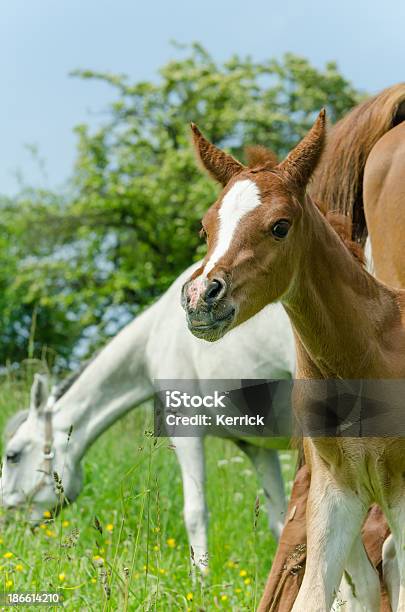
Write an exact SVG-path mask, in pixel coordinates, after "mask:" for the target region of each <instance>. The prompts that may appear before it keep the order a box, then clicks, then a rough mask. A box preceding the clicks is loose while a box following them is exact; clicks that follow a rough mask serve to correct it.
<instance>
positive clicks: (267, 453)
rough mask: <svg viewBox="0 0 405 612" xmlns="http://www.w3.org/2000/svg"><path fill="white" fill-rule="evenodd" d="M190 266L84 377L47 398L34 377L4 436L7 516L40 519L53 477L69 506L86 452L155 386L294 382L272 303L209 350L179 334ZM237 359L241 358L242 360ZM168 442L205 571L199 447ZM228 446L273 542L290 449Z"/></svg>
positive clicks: (48, 505) (285, 329) (278, 310)
mask: <svg viewBox="0 0 405 612" xmlns="http://www.w3.org/2000/svg"><path fill="white" fill-rule="evenodd" d="M197 265H198V264H197ZM195 267H196V266H195V265H194V266H193V267H192V268H190V269H188V270H186V271H185V272H184V273H183V274H181V275H180V276H179V278H178V279H177V280H176V281H175V282H174V283H173V285H172V286H171V287H170V288H169V290H168V291H167V292H166V293H165V294H164V295H163V296H162V297H161V298H160V299H159V300H158V301H157V302H156V303H155V304H154V305H153V306H151V307H150V308H148V309H147V310H146V311H145V312H144V313H143V314H141V315H140V316H138V317H137V318H136V319H135V320H134V321H133V322H132V323H130V324H129V325H127V326H126V327H125V328H124V329H123V330H122V331H121V332H120V333H119V334H118V335H117V336H116V337H115V338H114V339H113V340H111V341H110V342H109V343H108V344H107V346H106V347H105V348H104V349H103V350H102V351H100V352H99V353H98V355H97V356H96V357H95V358H94V359H93V360H92V361H91V362H90V363H89V364H88V365H87V367H86V368H85V369H84V370H83V371H81V372H78V373H77V374H76V375H75V376H73V377H69V379H67V380H66V381H64V382H63V383H62V384H61V385H57V386H56V387H55V388H54V389H52V390H51V392H50V393H49V390H48V389H47V381H46V380H44V378H43V377H42V376H41V377H37V379H36V382H35V383H34V386H33V389H32V393H31V404H30V408H29V410H28V411H24V412H23V413H17V415H14V417H12V418H11V420H10V422H9V424H8V426H7V427H6V432H5V434H6V435H5V437H6V444H5V452H4V462H3V463H4V466H3V474H2V478H1V481H0V491H1V494H0V500H1V503H2V504H3V505H4V506H5V507H16V506H19V505H21V504H24V503H25V502H26V501H27V500H28V501H30V507H31V514H30V517H31V520H33V521H34V522H35V521H39V520H41V518H42V515H43V512H44V511H45V510H51V509H52V508H53V507H55V505H56V504H57V501H58V500H57V497H56V496H55V491H54V483H53V478H52V472H53V471H56V472H58V473H59V474H63V485H64V489H65V493H66V496H67V497H68V498H69V499H70V500H71V501H72V500H74V499H75V498H76V497H77V496H78V495H79V493H80V491H81V488H82V467H81V461H82V458H83V456H84V455H85V453H86V452H87V450H88V449H89V448H90V446H91V445H92V444H93V442H94V441H95V440H96V439H97V438H98V437H99V436H100V435H101V434H102V433H103V432H104V431H105V430H106V429H108V427H110V426H111V425H112V424H113V423H115V422H116V421H117V420H118V419H119V418H121V417H122V416H123V415H124V414H126V413H127V412H128V411H129V410H131V409H132V408H134V407H135V406H139V405H141V404H142V403H144V402H145V401H146V400H148V399H150V398H151V397H152V396H153V393H154V380H158V379H173V380H176V379H201V380H208V379H215V378H222V379H235V385H238V383H239V384H240V380H241V379H244V380H245V379H247V378H251V379H278V378H282V379H283V378H291V377H292V376H293V374H294V368H295V353H294V340H293V334H292V330H291V326H290V324H289V321H288V317H287V315H286V313H285V312H284V310H283V308H282V306H281V305H280V304H274V305H272V306H269V308H267V309H265V310H264V311H263V312H262V313H260V314H259V315H258V317H257V318H255V319H252V320H251V321H249V322H248V323H247V324H246V326H243V327H241V328H240V329H238V330H235V333H234V334H232V335H230V336H229V337H227V338H225V339H224V341H223V342H221V343H219V344H217V345H215V346H214V345H211V346H210V345H207V344H206V343H204V342H202V341H199V340H197V339H196V338H194V337H193V336H192V335H191V334H190V333H189V332H188V331H187V329H185V327H184V322H183V317H184V315H183V311H182V309H181V306H180V291H181V287H182V285H183V283H184V281H185V280H186V278H188V276H189V275H190V273H191V270H193V269H195ZM263 330H266V333H265V334H263ZM265 348H267V349H268V350H267V351H266V352H265ZM239 350H242V352H243V354H241V355H240V357H238V351H239ZM230 356H231V358H230ZM286 409H287V410H289V409H290V408H289V406H286ZM72 425H73V432H72V435H71V438H70V441H69V444H67V435H68V432H69V429H70V427H71V426H72ZM224 435H226V436H227V435H228V433H227V432H224ZM172 441H173V444H174V447H175V453H176V455H177V459H178V461H179V464H180V468H181V474H182V481H183V493H184V519H185V524H186V528H187V532H188V537H189V542H190V544H191V546H192V547H193V550H194V558H195V561H196V563H197V564H199V565H200V566H201V569H205V565H206V557H207V550H208V540H207V525H208V514H207V508H206V499H205V466H204V440H203V439H202V438H191V437H182V438H176V439H174V438H173V439H172ZM235 442H236V443H237V444H238V446H239V448H241V449H242V450H243V451H244V452H245V453H246V454H247V456H248V457H249V458H250V459H251V461H252V463H253V465H254V466H255V468H256V471H257V473H258V476H259V479H260V481H261V486H262V487H263V490H264V494H265V499H266V504H267V508H268V519H269V525H270V529H271V531H272V532H273V534H274V536H275V538H276V539H277V538H278V537H279V535H280V531H281V529H282V527H283V522H284V515H285V508H286V502H285V493H284V483H283V479H282V475H281V469H280V463H279V459H278V450H279V449H280V448H281V449H282V448H284V449H288V448H289V441H288V440H286V439H282V438H279V437H278V438H272V439H267V441H266V442H265V446H263V445H262V446H257V444H255V442H257V441H256V440H255V439H254V438H249V439H246V438H245V439H244V441H241V440H235ZM260 442H262V443H264V441H263V440H260ZM47 457H48V459H47ZM41 470H42V471H41ZM200 560H201V563H199V561H200Z"/></svg>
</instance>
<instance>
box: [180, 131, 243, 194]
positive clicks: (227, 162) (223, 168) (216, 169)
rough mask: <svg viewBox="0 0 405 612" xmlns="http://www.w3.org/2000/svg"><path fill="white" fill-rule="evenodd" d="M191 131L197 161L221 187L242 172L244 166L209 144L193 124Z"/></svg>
mask: <svg viewBox="0 0 405 612" xmlns="http://www.w3.org/2000/svg"><path fill="white" fill-rule="evenodd" d="M191 131H192V137H193V143H194V149H195V151H196V154H197V158H198V160H199V161H200V163H201V165H202V167H203V168H204V170H206V171H207V172H208V174H209V175H210V176H211V177H212V178H213V179H215V180H216V181H218V182H219V183H221V185H222V186H223V187H225V185H226V184H227V183H228V182H229V181H230V180H231V178H232V177H233V176H235V175H236V174H238V173H239V172H242V170H244V168H245V166H244V165H243V164H241V163H240V162H238V161H237V160H236V159H235V158H234V157H232V155H229V154H228V153H225V151H222V150H221V149H219V148H218V147H217V146H215V145H214V144H212V143H211V142H209V140H207V139H206V138H205V136H203V135H202V133H201V132H200V130H199V129H198V127H197V126H196V124H195V123H192V124H191Z"/></svg>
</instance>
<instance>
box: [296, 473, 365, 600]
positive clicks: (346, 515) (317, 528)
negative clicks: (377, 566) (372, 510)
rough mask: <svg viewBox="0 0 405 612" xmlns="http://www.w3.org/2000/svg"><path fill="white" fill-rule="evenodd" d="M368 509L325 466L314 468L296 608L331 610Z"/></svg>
mask: <svg viewBox="0 0 405 612" xmlns="http://www.w3.org/2000/svg"><path fill="white" fill-rule="evenodd" d="M365 510H366V509H365V508H364V507H363V505H362V503H361V502H360V500H359V499H358V497H357V496H356V495H354V494H353V493H352V492H351V491H342V490H340V489H339V488H337V487H336V486H335V484H334V482H332V481H331V480H330V477H329V474H328V473H327V472H326V471H325V470H321V469H316V470H313V472H312V481H311V488H310V492H309V498H308V505H307V531H308V538H307V547H308V548H307V563H306V568H305V575H304V579H303V582H302V585H301V588H300V590H299V593H298V597H297V599H296V601H295V603H294V606H293V608H292V612H303V610H308V612H329V610H330V609H331V606H332V603H333V600H334V598H335V595H336V594H337V592H338V589H339V584H340V582H341V580H342V576H343V570H344V567H345V566H346V562H347V560H348V558H349V555H350V551H351V549H352V546H353V544H354V541H355V539H356V537H358V534H359V533H360V528H361V524H362V521H363V519H364V515H365Z"/></svg>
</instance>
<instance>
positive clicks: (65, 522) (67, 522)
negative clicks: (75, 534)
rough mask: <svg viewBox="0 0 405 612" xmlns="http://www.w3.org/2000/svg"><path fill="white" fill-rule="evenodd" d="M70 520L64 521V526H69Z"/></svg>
mask: <svg viewBox="0 0 405 612" xmlns="http://www.w3.org/2000/svg"><path fill="white" fill-rule="evenodd" d="M69 525H70V523H69V521H62V527H69Z"/></svg>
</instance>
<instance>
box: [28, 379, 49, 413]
mask: <svg viewBox="0 0 405 612" xmlns="http://www.w3.org/2000/svg"><path fill="white" fill-rule="evenodd" d="M48 395H49V391H48V378H47V376H44V375H43V374H35V376H34V382H33V383H32V387H31V403H30V411H31V410H33V411H35V412H39V411H40V410H42V409H43V408H44V407H45V405H46V402H47V401H48Z"/></svg>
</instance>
